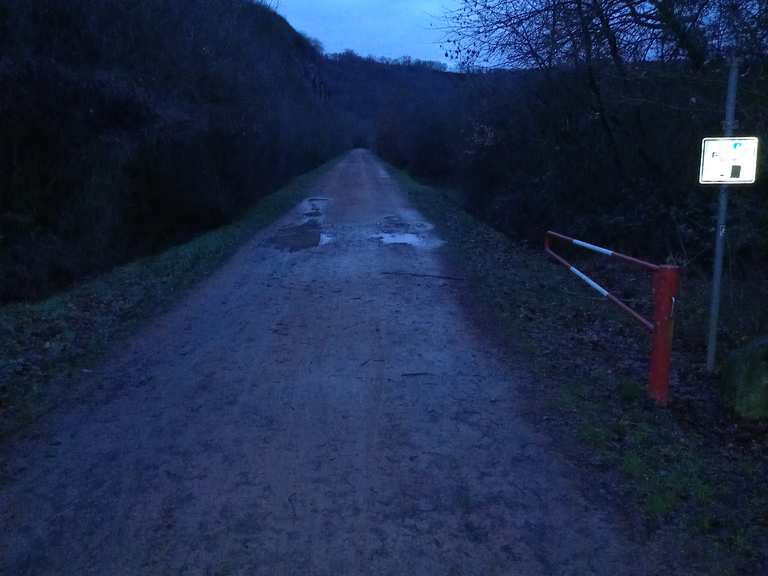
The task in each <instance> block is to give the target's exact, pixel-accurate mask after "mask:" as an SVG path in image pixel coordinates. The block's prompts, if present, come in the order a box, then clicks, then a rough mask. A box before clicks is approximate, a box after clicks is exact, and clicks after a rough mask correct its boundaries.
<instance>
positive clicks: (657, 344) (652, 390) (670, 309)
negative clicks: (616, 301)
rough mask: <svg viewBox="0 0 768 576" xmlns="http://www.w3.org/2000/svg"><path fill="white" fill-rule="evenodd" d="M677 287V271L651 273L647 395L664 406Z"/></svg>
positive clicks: (663, 269)
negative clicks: (651, 306) (649, 359)
mask: <svg viewBox="0 0 768 576" xmlns="http://www.w3.org/2000/svg"><path fill="white" fill-rule="evenodd" d="M679 288H680V268H678V267H677V266H660V267H659V268H658V270H656V271H655V272H654V274H653V336H652V340H653V343H652V350H651V377H650V381H649V383H648V394H649V395H650V396H651V397H652V398H653V399H654V400H656V403H657V404H660V405H662V406H665V405H666V404H667V400H668V398H669V366H670V363H671V360H672V333H673V331H674V327H675V319H674V314H675V299H676V298H677V291H678V289H679Z"/></svg>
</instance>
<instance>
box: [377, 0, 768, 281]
mask: <svg viewBox="0 0 768 576" xmlns="http://www.w3.org/2000/svg"><path fill="white" fill-rule="evenodd" d="M502 8H503V9H502ZM453 18H454V21H453V22H452V26H453V35H452V37H451V39H450V41H449V44H448V47H449V52H450V53H451V54H452V55H453V56H454V58H455V59H457V61H459V62H460V63H461V64H462V65H463V66H464V69H463V70H464V73H463V74H461V75H441V76H442V77H438V76H436V75H435V74H434V73H432V72H431V71H423V72H422V73H421V75H420V82H421V84H422V85H417V83H413V82H412V83H408V82H407V80H406V77H405V75H403V74H400V75H395V76H398V77H399V78H400V80H401V82H400V84H399V93H400V94H402V95H404V96H403V98H402V100H401V101H400V102H399V105H397V106H390V107H386V108H385V110H384V112H383V113H382V114H381V116H380V118H379V122H378V128H377V130H376V145H377V148H378V150H379V152H380V153H381V154H382V155H383V156H385V157H386V158H388V159H389V160H391V161H393V162H395V163H396V164H398V165H400V166H403V167H405V168H407V169H408V170H409V171H411V172H413V173H415V174H417V175H421V176H423V177H427V178H431V179H434V180H436V181H439V182H445V183H448V184H451V185H457V186H459V187H461V188H463V189H464V190H465V191H466V192H467V194H468V202H469V204H470V206H471V208H472V209H474V210H475V211H476V212H477V213H479V214H481V215H482V216H484V217H485V218H487V219H488V220H490V221H491V222H493V223H494V224H495V225H496V226H497V227H499V228H500V229H502V230H503V231H504V232H506V233H508V234H509V235H512V236H515V237H519V238H526V239H529V240H531V241H533V242H536V243H538V242H540V241H541V239H542V235H543V232H544V231H545V230H546V229H547V228H555V229H559V230H562V231H565V232H568V233H570V234H573V235H576V236H579V237H583V238H586V239H590V240H592V241H595V242H600V243H605V244H607V245H610V246H612V247H615V248H616V249H622V250H627V251H629V252H633V253H637V254H642V255H644V256H646V257H648V258H654V259H656V260H661V261H663V260H665V259H667V258H673V259H675V260H676V261H678V262H680V263H683V264H689V265H692V266H693V267H701V268H703V267H704V266H706V265H708V263H709V259H710V257H711V253H712V250H711V245H712V240H713V238H712V237H713V233H714V232H713V228H714V223H713V212H714V205H715V204H716V202H717V190H716V188H713V187H702V186H699V185H698V184H697V182H698V169H699V161H700V151H701V138H702V137H703V136H717V135H721V134H722V133H723V127H722V121H723V117H724V101H725V94H726V82H727V76H728V66H729V55H730V54H732V53H736V54H737V55H738V56H739V57H740V78H739V82H740V87H739V98H738V113H737V117H738V120H739V127H738V129H737V134H744V135H751V136H755V135H756V136H762V137H764V136H765V135H766V132H768V77H767V76H766V72H768V3H766V2H765V1H764V0H760V1H757V0H755V1H752V0H750V1H748V2H740V3H727V2H726V3H716V2H712V1H710V0H696V1H694V2H690V3H667V2H651V3H647V2H646V3H623V2H618V3H617V2H612V1H609V0H560V1H558V2H548V1H544V0H541V1H539V0H534V1H533V2H520V1H517V0H493V2H481V3H478V2H474V1H471V0H467V1H466V2H462V3H461V9H460V10H459V11H458V12H457V13H455V14H454V16H453ZM475 63H484V64H485V65H486V67H485V68H478V67H477V66H476V65H474V64H475ZM489 66H490V67H489ZM495 66H500V67H501V69H498V68H495ZM509 67H525V68H524V69H523V68H520V70H519V71H512V70H510V68H509ZM413 70H414V69H413V68H411V71H413ZM447 78H453V79H454V80H453V81H448V80H447ZM390 82H391V80H390ZM427 85H429V86H427ZM761 164H762V166H763V167H765V166H766V165H768V148H766V147H765V146H763V147H762V152H761ZM767 193H768V180H766V179H765V178H762V179H760V180H759V182H758V184H757V185H756V186H750V187H744V188H740V189H739V191H738V192H737V193H734V194H733V204H732V211H731V216H730V229H729V256H731V260H730V261H731V264H732V267H733V268H735V269H738V268H739V267H742V268H744V269H746V268H752V267H754V265H755V264H758V265H761V266H762V267H763V268H765V264H766V263H768V202H766V201H765V199H766V197H768V194H767Z"/></svg>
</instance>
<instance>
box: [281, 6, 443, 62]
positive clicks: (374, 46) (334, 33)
mask: <svg viewBox="0 0 768 576" xmlns="http://www.w3.org/2000/svg"><path fill="white" fill-rule="evenodd" d="M457 4H458V0H280V1H279V3H278V5H277V10H278V12H280V13H281V14H282V15H283V16H285V17H286V18H287V19H288V21H289V22H290V23H291V25H292V26H293V27H294V28H296V29H297V30H298V31H300V32H303V33H305V34H307V35H309V36H311V37H313V38H316V39H318V40H320V42H322V44H323V46H324V47H325V50H326V52H341V51H343V50H345V49H347V48H349V49H351V50H354V51H355V52H357V53H358V54H360V55H362V56H377V57H382V56H383V57H387V58H399V57H401V56H411V57H413V58H419V59H422V60H436V61H440V62H446V59H445V57H444V54H443V51H442V50H441V49H440V45H439V44H440V41H441V40H442V38H443V35H444V33H443V32H442V31H441V30H440V28H441V26H443V25H444V15H445V11H446V9H451V8H455V7H456V6H457Z"/></svg>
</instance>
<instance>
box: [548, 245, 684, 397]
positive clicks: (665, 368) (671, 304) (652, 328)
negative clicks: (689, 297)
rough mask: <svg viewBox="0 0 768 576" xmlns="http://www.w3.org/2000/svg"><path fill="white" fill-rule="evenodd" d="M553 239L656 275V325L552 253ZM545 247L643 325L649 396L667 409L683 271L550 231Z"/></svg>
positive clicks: (557, 256)
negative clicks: (648, 362)
mask: <svg viewBox="0 0 768 576" xmlns="http://www.w3.org/2000/svg"><path fill="white" fill-rule="evenodd" d="M551 239H557V240H560V241H563V242H567V243H569V244H572V245H574V246H579V247H580V248H584V249H586V250H591V251H592V252H597V253H598V254H602V255H604V256H609V257H611V258H618V259H619V260H623V261H624V262H628V263H630V264H634V265H636V266H640V267H642V268H645V269H646V270H648V271H650V272H652V273H653V321H651V320H648V319H646V318H644V317H643V316H641V315H640V314H638V313H637V312H636V311H635V310H633V309H632V308H630V307H629V306H628V305H627V304H626V303H625V302H622V301H621V300H620V299H619V298H617V297H616V296H614V295H613V294H611V293H610V292H609V291H608V290H606V289H605V288H603V287H602V286H601V285H600V284H598V283H597V282H595V281H594V280H592V279H591V278H590V277H589V276H587V275H586V274H584V273H583V272H582V271H581V270H579V269H578V268H576V267H575V266H573V265H571V263H570V262H568V261H567V260H565V258H563V257H562V256H560V255H559V254H556V253H555V252H554V250H552V245H551ZM544 247H545V249H546V251H547V253H548V254H550V255H551V256H552V257H553V258H555V259H556V260H557V261H558V262H560V263H561V264H562V265H563V266H565V267H566V268H568V269H569V270H570V271H571V272H573V273H574V274H575V275H576V276H578V277H579V278H581V279H582V280H583V281H584V282H586V283H587V284H588V285H589V286H591V287H592V288H593V289H594V290H596V291H597V292H599V293H600V294H601V295H602V296H603V297H605V298H607V299H608V300H610V301H611V302H613V303H614V304H616V305H617V306H619V308H621V309H622V310H624V311H625V312H627V313H628V314H629V315H630V316H632V317H633V318H634V319H635V320H637V321H638V322H640V324H642V325H643V326H645V328H646V329H647V330H648V331H649V332H650V333H651V368H650V378H649V382H648V394H649V395H650V396H651V398H653V399H654V400H656V402H657V403H658V404H660V405H666V403H667V401H668V399H669V368H670V364H671V355H672V333H673V332H674V324H675V321H674V312H675V299H676V298H677V292H678V289H679V287H680V269H679V268H678V267H677V266H659V265H656V264H651V263H650V262H646V261H644V260H638V259H637V258H632V257H631V256H627V255H626V254H619V253H618V252H614V251H613V250H608V249H607V248H601V247H600V246H595V245H594V244H589V243H588V242H582V241H581V240H576V239H575V238H571V237H569V236H564V235H563V234H558V233H557V232H552V231H549V232H547V235H546V237H545V239H544Z"/></svg>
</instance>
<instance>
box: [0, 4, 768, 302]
mask: <svg viewBox="0 0 768 576" xmlns="http://www.w3.org/2000/svg"><path fill="white" fill-rule="evenodd" d="M726 4H728V5H729V6H730V5H731V4H729V3H724V4H723V3H716V2H712V1H711V0H695V1H694V2H689V3H675V4H674V6H673V4H669V3H665V2H654V3H638V4H637V6H635V4H633V3H624V2H619V3H617V2H613V1H612V0H558V2H548V1H544V0H541V1H539V0H533V1H531V2H519V1H517V0H494V1H493V2H492V3H487V2H484V3H477V2H473V1H470V0H468V1H466V2H462V3H461V6H462V9H461V10H460V11H458V12H456V13H454V15H453V18H454V19H455V20H454V22H453V36H452V38H451V39H450V42H449V45H448V52H449V54H451V55H452V56H453V57H454V58H455V59H456V60H457V62H458V63H459V64H460V70H461V71H460V72H456V71H447V70H446V67H445V66H444V65H443V64H436V63H432V62H421V61H414V60H411V59H407V58H405V59H400V60H374V59H371V58H362V57H360V56H357V55H356V54H354V53H352V52H345V53H342V54H333V55H324V54H323V53H322V49H321V47H320V45H319V43H317V42H316V41H313V40H311V39H308V38H306V37H304V36H302V35H301V34H299V33H297V32H296V31H294V30H293V29H292V28H291V26H290V25H289V23H287V22H286V21H285V20H284V19H283V18H282V17H280V16H279V15H277V14H276V13H275V12H274V11H273V10H271V9H270V8H268V7H267V6H265V5H263V4H261V3H258V2H256V3H254V2H251V1H250V0H135V1H133V2H124V1H123V0H71V1H69V2H66V3H60V2H56V1H54V0H43V1H40V2H24V1H22V0H0V278H2V282H0V301H8V300H14V299H20V298H35V297H40V296H43V295H46V294H49V293H50V292H51V291H53V290H56V289H59V288H61V287H64V286H66V285H68V284H69V283H71V282H73V281H74V280H76V279H78V278H80V277H82V276H83V275H86V274H90V273H94V272H98V271H100V270H103V269H105V268H107V267H109V266H112V265H114V264H116V263H119V262H123V261H126V260H128V259H131V258H134V257H136V256H140V255H143V254H147V253H150V252H152V251H155V250H158V249H161V248H162V247H164V246H167V245H168V244H169V243H172V242H177V241H182V240H184V239H186V238H188V237H189V236H191V235H193V234H195V233H198V232H200V231H202V230H205V229H208V228H211V227H214V226H217V225H220V224H222V223H225V222H228V221H230V220H232V219H233V218H235V217H236V216H237V215H239V214H240V213H242V211H243V209H244V208H245V207H246V206H248V205H249V204H251V203H252V202H253V201H254V200H255V199H257V198H258V197H259V196H261V195H263V194H266V193H268V192H270V191H271V190H273V189H274V188H275V187H277V186H278V185H280V184H281V183H283V182H285V181H286V180H287V179H289V178H290V177H291V176H293V175H295V174H297V173H300V172H303V171H305V170H306V169H308V168H310V167H312V166H315V165H317V164H319V163H320V162H322V161H323V160H325V159H327V158H329V157H331V156H332V155H334V154H336V153H339V152H341V151H343V150H345V149H349V148H351V147H369V148H373V149H375V150H376V151H378V153H379V154H381V155H382V156H383V157H384V158H385V159H387V160H389V161H391V162H393V163H394V164H396V165H398V166H400V167H403V168H405V169H407V170H408V171H410V172H411V173H413V174H414V175H416V176H418V177H422V178H425V179H428V180H431V181H434V182H439V183H444V184H448V185H451V186H455V187H458V188H461V189H463V190H464V191H465V192H466V197H467V203H468V206H469V207H470V208H471V209H472V210H474V211H475V212H476V213H477V214H479V215H481V216H483V217H484V218H486V219H488V220H489V221H491V222H492V223H493V224H494V225H496V226H497V227H498V228H500V229H501V230H503V231H504V232H506V233H508V234H509V235H511V236H515V237H518V238H525V239H529V240H531V241H532V242H536V243H538V242H540V241H541V238H542V234H543V232H544V230H546V229H547V228H555V229H559V230H562V231H564V232H568V233H570V234H572V235H576V236H580V237H583V238H586V239H589V240H591V241H594V242H599V243H605V244H608V245H610V246H612V247H615V248H616V249H622V250H626V251H629V252H632V253H636V254H642V255H643V256H645V257H647V258H654V259H656V260H664V259H667V258H674V259H676V260H677V261H680V262H682V263H685V264H691V265H693V266H700V267H701V268H702V269H703V268H704V266H705V265H707V264H708V260H709V258H710V255H711V249H710V247H711V241H712V238H711V237H712V233H713V222H712V213H713V204H714V203H715V202H716V198H715V196H716V191H715V190H713V189H711V188H703V187H700V186H698V185H697V184H696V182H697V173H698V163H699V155H700V141H701V137H702V136H704V135H717V134H720V133H721V132H722V126H721V122H722V118H723V101H724V94H725V83H726V77H727V69H726V68H727V55H728V53H729V52H730V51H731V50H732V48H731V47H732V46H739V47H740V52H739V54H740V55H741V73H740V91H739V112H738V118H739V121H740V127H739V130H738V132H739V133H745V134H749V135H757V136H764V135H765V133H766V128H767V127H768V105H767V104H768V100H766V95H768V79H767V77H766V71H767V70H768V59H766V48H767V47H768V32H767V30H768V3H766V2H765V0H750V1H749V2H743V3H737V4H733V6H736V8H737V9H739V10H741V12H739V11H738V10H737V11H736V12H733V11H731V12H727V11H725V12H724V10H725V9H726V8H727V6H725V5H726ZM492 5H493V6H502V5H503V6H504V9H505V10H504V11H501V12H499V11H498V10H493V9H492V8H493V6H492ZM733 6H732V7H733ZM638 7H641V8H642V10H640V11H638V10H639V8H638ZM667 8H669V9H667ZM499 14H506V15H507V17H508V19H507V20H505V22H504V23H500V22H496V21H494V18H496V17H500V16H499ZM696 18H698V19H699V20H696ZM681 23H683V24H685V25H684V26H682V27H681ZM502 24H503V25H502ZM729 30H731V31H733V30H737V31H738V33H737V34H736V33H731V34H730V35H729V32H728V31H729ZM734 34H735V35H734ZM498 35H500V36H498ZM478 62H484V63H485V64H486V65H487V66H486V67H485V68H479V67H477V66H476V63H478ZM510 67H518V68H519V69H518V70H512V69H510ZM766 151H768V148H766V147H765V146H763V147H762V159H761V162H762V164H763V166H765V165H767V164H766V160H768V157H767V155H766ZM766 192H768V181H766V179H765V178H762V179H761V180H760V181H759V184H758V185H757V186H753V187H748V188H743V189H740V190H739V192H738V193H737V194H734V195H733V210H732V213H731V218H730V224H731V228H730V234H729V255H730V256H733V258H731V263H732V264H735V265H739V264H740V265H743V266H744V267H745V268H746V267H751V266H753V265H754V264H756V263H757V264H760V265H762V266H763V268H764V267H765V266H764V265H765V263H766V262H768V202H766V201H765V198H766V197H768V194H766ZM736 267H738V266H736Z"/></svg>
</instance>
